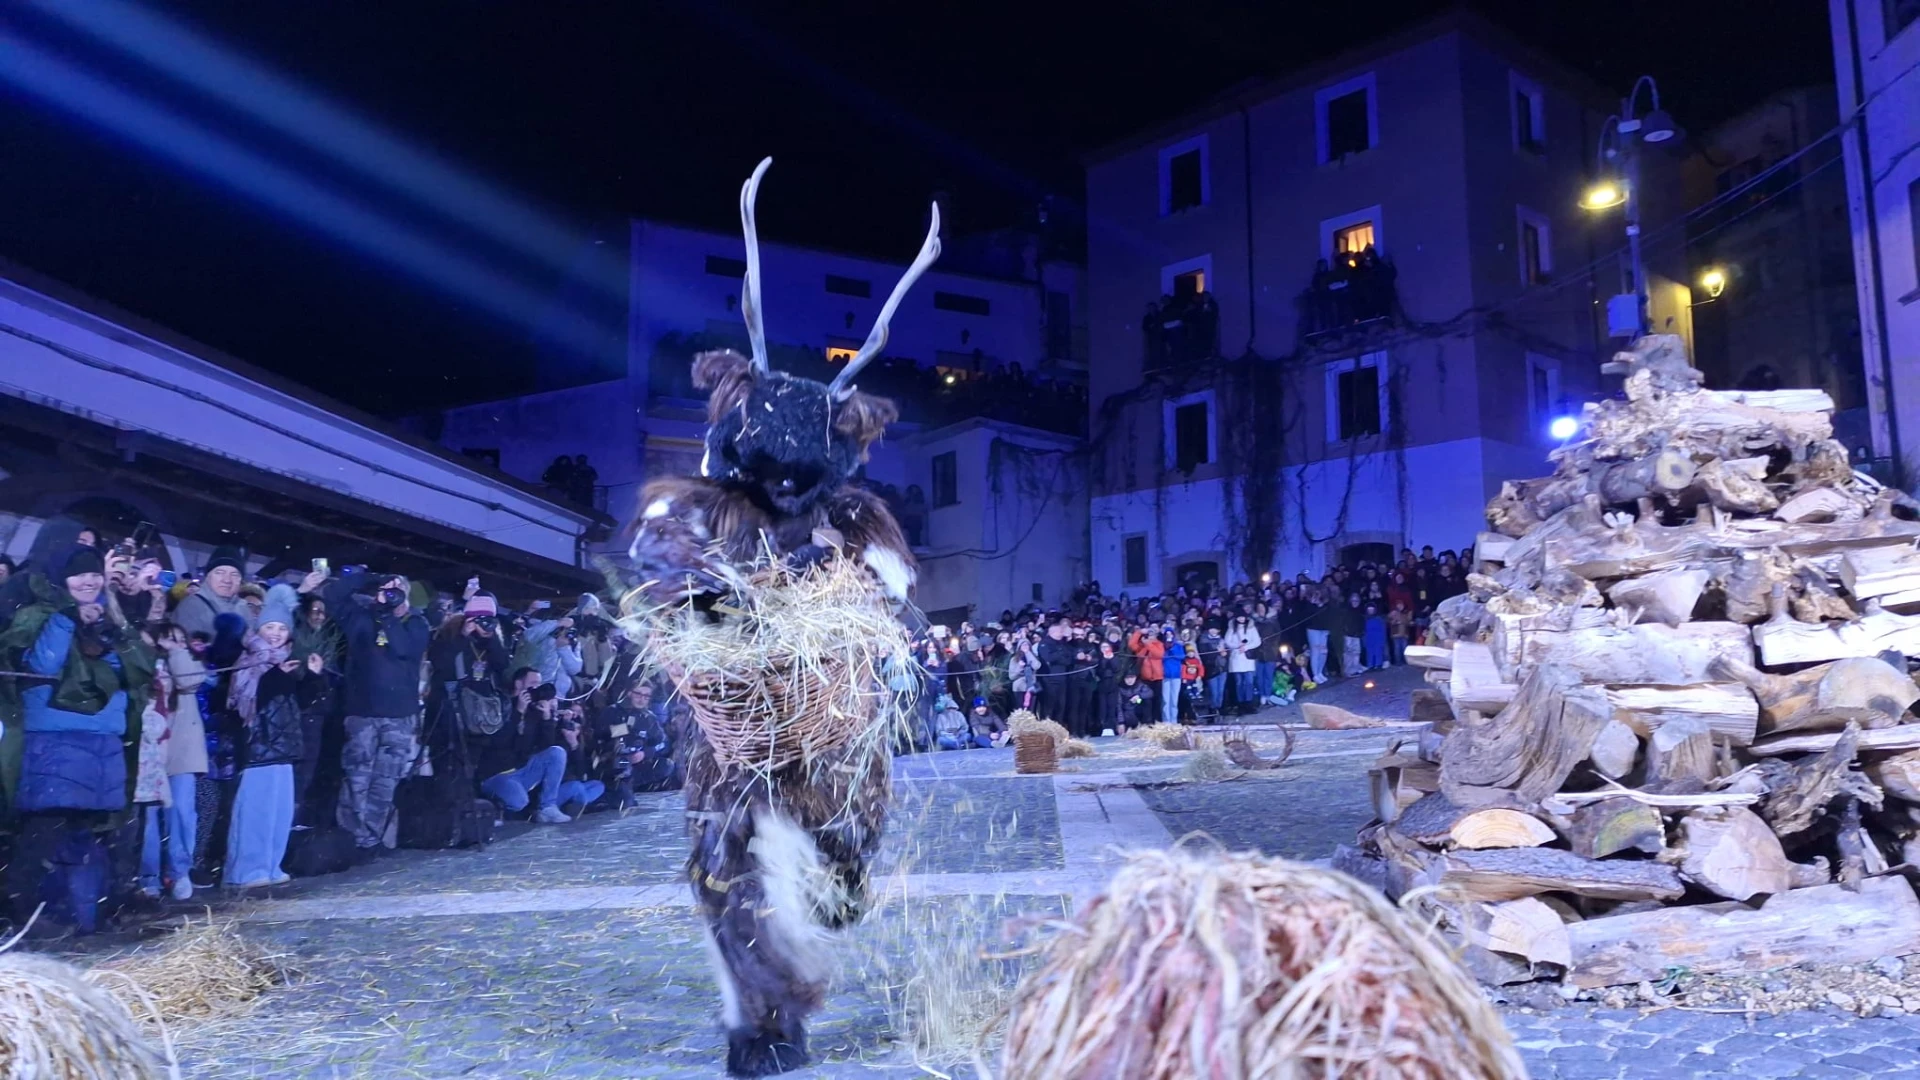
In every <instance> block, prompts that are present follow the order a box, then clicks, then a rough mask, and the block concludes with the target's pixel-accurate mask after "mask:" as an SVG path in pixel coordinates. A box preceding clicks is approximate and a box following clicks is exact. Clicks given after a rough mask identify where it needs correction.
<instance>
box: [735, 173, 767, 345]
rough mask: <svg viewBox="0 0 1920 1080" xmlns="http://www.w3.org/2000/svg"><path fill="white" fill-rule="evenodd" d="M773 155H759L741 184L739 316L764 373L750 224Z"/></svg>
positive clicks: (756, 249) (756, 245) (756, 257)
mask: <svg viewBox="0 0 1920 1080" xmlns="http://www.w3.org/2000/svg"><path fill="white" fill-rule="evenodd" d="M772 164H773V159H772V158H770V157H769V158H761V159H760V164H759V165H757V166H755V167H754V170H753V175H752V176H750V177H748V178H747V182H746V183H744V184H742V185H740V229H741V231H742V232H744V233H745V234H746V237H747V277H746V280H745V281H743V282H742V283H741V285H740V315H741V317H742V318H744V319H746V321H747V341H748V343H749V344H751V345H752V346H753V370H754V373H755V374H759V375H764V374H766V373H767V372H768V371H769V370H770V365H769V364H768V363H767V327H766V324H765V323H764V322H763V321H761V320H762V315H761V311H760V233H759V230H758V229H756V228H755V227H754V224H753V201H754V199H756V198H758V197H759V195H760V178H761V177H763V176H765V175H767V167H768V166H770V165H772Z"/></svg>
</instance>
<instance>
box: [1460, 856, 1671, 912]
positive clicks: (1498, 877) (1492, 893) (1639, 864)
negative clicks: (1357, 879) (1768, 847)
mask: <svg viewBox="0 0 1920 1080" xmlns="http://www.w3.org/2000/svg"><path fill="white" fill-rule="evenodd" d="M1434 869H1435V870H1437V871H1438V875H1439V880H1438V884H1439V885H1441V886H1442V887H1443V888H1447V889H1450V890H1454V891H1457V893H1458V894H1459V895H1462V896H1464V897H1466V898H1467V899H1470V900H1518V899H1519V898H1521V897H1523V896H1537V895H1539V894H1541V893H1548V892H1570V893H1574V894H1576V895H1579V896H1591V897H1594V898H1595V899H1599V900H1678V899H1679V898H1680V897H1681V896H1682V895H1684V894H1685V893H1686V884H1685V883H1684V882H1683V881H1681V880H1680V872H1679V871H1678V870H1675V869H1674V868H1673V867H1671V866H1668V865H1667V864H1665V863H1659V862H1651V861H1647V860H1642V859H1583V858H1581V857H1580V856H1578V855H1575V854H1573V853H1572V852H1570V851H1561V850H1559V849H1558V848H1504V849H1495V850H1491V851H1449V852H1446V853H1444V854H1441V855H1438V856H1436V857H1435V864H1434Z"/></svg>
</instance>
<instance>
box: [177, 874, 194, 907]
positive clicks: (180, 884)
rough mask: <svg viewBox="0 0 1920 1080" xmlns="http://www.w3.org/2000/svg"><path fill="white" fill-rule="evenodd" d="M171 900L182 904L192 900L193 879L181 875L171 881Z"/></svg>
mask: <svg viewBox="0 0 1920 1080" xmlns="http://www.w3.org/2000/svg"><path fill="white" fill-rule="evenodd" d="M173 898H174V899H175V900H179V901H181V902H182V903H184V902H186V901H188V900H191V899H193V879H192V878H190V877H186V876H185V875H182V876H180V877H177V878H175V879H174V881H173Z"/></svg>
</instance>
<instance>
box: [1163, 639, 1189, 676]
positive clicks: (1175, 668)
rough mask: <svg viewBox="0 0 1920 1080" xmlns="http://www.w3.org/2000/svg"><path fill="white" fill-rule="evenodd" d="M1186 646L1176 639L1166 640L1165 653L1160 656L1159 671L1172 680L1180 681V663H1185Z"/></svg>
mask: <svg viewBox="0 0 1920 1080" xmlns="http://www.w3.org/2000/svg"><path fill="white" fill-rule="evenodd" d="M1186 660H1187V647H1186V646H1185V645H1183V644H1181V643H1180V642H1178V641H1169V642H1167V653H1166V655H1165V656H1162V657H1161V658H1160V671H1161V673H1162V674H1164V675H1165V676H1166V677H1167V679H1168V680H1170V681H1172V682H1179V681H1180V665H1181V664H1184V663H1186Z"/></svg>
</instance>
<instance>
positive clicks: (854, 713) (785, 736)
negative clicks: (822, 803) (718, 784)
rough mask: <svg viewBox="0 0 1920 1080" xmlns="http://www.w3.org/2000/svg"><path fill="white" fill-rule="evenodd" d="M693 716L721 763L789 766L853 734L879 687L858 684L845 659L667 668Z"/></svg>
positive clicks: (868, 716) (866, 719) (768, 768)
mask: <svg viewBox="0 0 1920 1080" xmlns="http://www.w3.org/2000/svg"><path fill="white" fill-rule="evenodd" d="M668 674H669V676H671V677H672V678H673V681H674V685H675V687H677V688H678V690H679V691H680V693H681V694H682V695H683V696H684V697H685V698H686V700H687V706H688V708H689V710H690V711H691V712H692V713H693V719H694V722H695V723H697V724H699V725H700V730H701V732H702V733H703V734H705V735H706V737H707V743H708V745H709V746H711V747H713V756H714V758H715V759H716V760H717V761H719V762H720V763H721V764H722V765H725V766H729V767H743V768H750V769H755V770H760V771H764V772H774V771H777V770H779V769H784V768H786V767H787V766H789V765H792V764H795V763H797V762H801V761H806V760H810V759H812V758H813V757H815V756H817V755H819V754H824V753H826V752H828V751H831V750H838V749H839V748H841V747H843V746H845V745H847V744H848V743H850V742H852V741H853V740H854V738H855V737H857V736H858V735H859V734H860V733H861V732H862V731H863V730H865V729H866V727H867V726H868V724H869V723H870V722H871V721H872V719H873V711H874V709H875V708H877V707H879V705H880V703H881V701H880V695H878V694H877V693H869V692H866V691H863V690H862V689H861V688H860V687H857V686H853V685H852V680H851V678H850V677H849V675H848V673H847V671H846V667H845V665H844V664H840V663H837V662H833V661H826V662H822V663H820V664H818V665H817V666H816V667H814V668H812V669H810V670H809V669H802V668H801V667H800V666H799V665H790V666H787V667H786V668H785V669H784V670H776V671H772V672H762V673H758V674H757V675H756V676H755V678H754V679H752V680H751V681H750V680H748V679H743V678H736V677H732V676H715V675H709V674H701V675H696V676H693V677H691V678H689V677H686V676H684V675H683V674H681V673H678V672H673V671H669V672H668Z"/></svg>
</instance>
